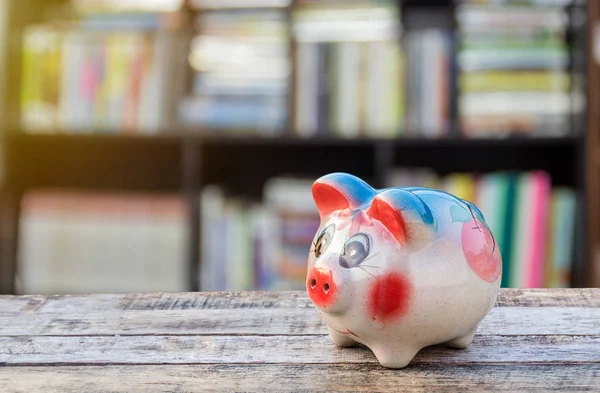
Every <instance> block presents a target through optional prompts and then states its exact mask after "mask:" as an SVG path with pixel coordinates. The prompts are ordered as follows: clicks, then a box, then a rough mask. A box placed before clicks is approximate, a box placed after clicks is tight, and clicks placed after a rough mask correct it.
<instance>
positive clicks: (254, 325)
mask: <svg viewBox="0 0 600 393" xmlns="http://www.w3.org/2000/svg"><path fill="white" fill-rule="evenodd" d="M599 326H600V308H590V307H496V308H494V309H492V311H491V312H490V313H489V314H488V315H487V316H486V317H485V319H484V320H483V321H482V323H481V325H480V327H479V332H480V333H481V334H502V335H511V334H516V335H523V334H598V333H599ZM326 333H327V330H326V327H325V325H324V324H323V323H322V321H321V319H320V317H319V315H318V313H317V311H316V310H314V309H312V308H310V309H303V308H278V307H276V308H248V309H206V310H194V309H187V310H147V309H145V310H141V311H136V310H131V311H123V310H106V311H100V312H98V311H93V312H72V311H71V310H70V309H69V308H68V307H67V308H65V310H64V311H63V312H23V313H3V314H0V336H43V335H65V336H73V335H76V336H80V335H109V336H110V335H114V334H119V335H215V334H221V335H233V334H235V335H264V334H275V335H322V334H326Z"/></svg>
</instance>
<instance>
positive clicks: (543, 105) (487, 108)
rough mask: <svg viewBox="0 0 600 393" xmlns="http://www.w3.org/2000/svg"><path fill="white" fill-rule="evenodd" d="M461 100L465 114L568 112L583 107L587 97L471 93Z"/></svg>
mask: <svg viewBox="0 0 600 393" xmlns="http://www.w3.org/2000/svg"><path fill="white" fill-rule="evenodd" d="M459 103H460V108H461V113H462V114H463V115H517V114H526V113H531V114H536V115H558V114H561V115H566V114H570V113H572V112H578V111H579V110H581V109H582V108H583V106H584V105H585V97H584V96H583V95H581V94H579V95H570V94H568V93H558V92H547V93H537V92H494V93H469V94H464V95H462V96H461V97H460V98H459Z"/></svg>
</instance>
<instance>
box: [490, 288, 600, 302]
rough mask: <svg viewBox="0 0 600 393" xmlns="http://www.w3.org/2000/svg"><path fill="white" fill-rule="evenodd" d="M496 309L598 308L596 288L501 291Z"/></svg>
mask: <svg viewBox="0 0 600 393" xmlns="http://www.w3.org/2000/svg"><path fill="white" fill-rule="evenodd" d="M496 303H497V306H498V307H600V289H598V288H553V289H547V288H534V289H504V288H503V289H502V290H501V291H500V294H499V295H498V300H497V302H496Z"/></svg>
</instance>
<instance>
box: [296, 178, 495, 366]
mask: <svg viewBox="0 0 600 393" xmlns="http://www.w3.org/2000/svg"><path fill="white" fill-rule="evenodd" d="M312 194H313V198H314V201H315V204H316V206H317V209H318V211H319V215H320V218H321V225H320V227H319V230H318V231H317V233H316V235H315V237H314V241H313V244H312V246H311V249H310V255H309V257H308V263H307V264H308V266H307V267H308V270H307V277H306V289H307V292H308V295H309V298H310V300H311V301H312V302H313V303H314V305H315V307H316V309H317V310H318V312H319V313H320V315H321V318H322V319H323V321H324V322H325V323H326V324H327V327H328V331H329V336H330V338H331V340H332V341H333V343H334V344H336V345H338V346H341V347H347V346H352V345H355V344H357V343H361V344H364V345H365V346H367V347H369V348H370V349H371V350H372V351H373V353H374V354H375V356H376V357H377V360H378V361H379V363H380V364H381V365H382V366H384V367H388V368H403V367H405V366H407V365H408V364H409V363H410V361H411V360H412V359H413V358H414V356H415V355H416V354H417V352H418V351H420V350H421V349H422V348H424V347H427V346H430V345H436V344H444V345H446V346H448V347H451V348H466V347H467V346H468V345H469V344H470V343H471V341H472V340H473V336H474V335H475V331H476V330H477V327H478V326H479V324H480V322H481V321H482V319H483V318H484V317H485V316H486V314H487V313H488V312H489V311H490V310H491V308H492V307H493V306H494V303H495V301H496V297H497V295H498V292H499V288H500V280H501V275H502V259H501V255H500V250H499V247H498V245H497V244H496V241H495V239H494V236H493V235H492V232H491V231H490V228H489V227H488V225H487V224H486V222H485V219H484V217H483V214H482V213H481V212H480V211H479V209H478V208H477V207H475V206H474V205H473V204H471V203H470V202H467V201H465V200H462V199H460V198H457V197H456V196H453V195H451V194H448V193H446V192H443V191H440V190H435V189H430V188H421V187H406V188H387V189H381V190H376V189H373V188H372V187H370V186H369V185H368V184H367V183H365V182H364V181H362V180H361V179H359V178H357V177H354V176H352V175H349V174H344V173H333V174H329V175H326V176H323V177H321V178H319V179H318V180H316V181H315V182H314V184H313V187H312Z"/></svg>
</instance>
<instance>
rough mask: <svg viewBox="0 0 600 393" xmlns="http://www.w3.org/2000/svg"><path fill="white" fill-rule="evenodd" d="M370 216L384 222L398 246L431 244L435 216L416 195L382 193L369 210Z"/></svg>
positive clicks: (395, 191) (389, 190)
mask: <svg viewBox="0 0 600 393" xmlns="http://www.w3.org/2000/svg"><path fill="white" fill-rule="evenodd" d="M366 213H367V215H368V216H369V217H371V218H374V219H376V220H378V221H380V222H381V223H382V224H383V225H384V226H385V227H386V228H387V230H388V231H390V233H391V234H392V235H393V236H394V238H396V240H397V241H398V243H400V244H402V245H404V244H410V245H411V246H415V247H420V246H421V245H422V243H423V242H427V241H429V234H430V233H431V231H430V230H427V229H428V228H427V227H433V226H434V221H433V214H432V213H431V211H430V210H429V207H427V205H425V203H424V202H423V201H422V200H421V199H420V198H419V197H417V196H416V195H415V194H413V193H411V192H409V191H406V190H403V189H399V188H394V189H388V190H385V191H383V192H381V193H379V194H378V195H377V196H376V197H375V198H373V201H372V202H371V205H370V206H369V208H368V209H367V210H366Z"/></svg>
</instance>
